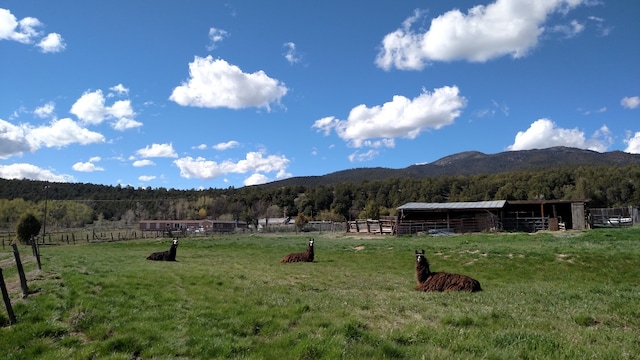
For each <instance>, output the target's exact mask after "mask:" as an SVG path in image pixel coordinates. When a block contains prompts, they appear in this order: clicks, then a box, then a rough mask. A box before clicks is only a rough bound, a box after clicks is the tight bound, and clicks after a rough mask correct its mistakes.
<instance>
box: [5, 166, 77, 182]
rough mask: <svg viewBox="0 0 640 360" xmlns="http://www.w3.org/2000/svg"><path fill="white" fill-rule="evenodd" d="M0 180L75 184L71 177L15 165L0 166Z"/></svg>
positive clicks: (37, 168)
mask: <svg viewBox="0 0 640 360" xmlns="http://www.w3.org/2000/svg"><path fill="white" fill-rule="evenodd" d="M0 178H3V179H17V180H21V179H29V180H39V181H50V182H75V179H74V177H73V176H71V175H66V174H55V173H54V172H53V171H51V170H48V169H42V168H40V167H37V166H35V165H32V164H25V163H16V164H11V165H0Z"/></svg>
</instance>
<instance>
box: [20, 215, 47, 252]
mask: <svg viewBox="0 0 640 360" xmlns="http://www.w3.org/2000/svg"><path fill="white" fill-rule="evenodd" d="M40 226H41V224H40V220H38V218H36V217H35V215H33V214H32V213H30V212H27V213H24V214H22V216H21V217H20V220H18V225H16V238H17V239H18V241H20V243H22V244H29V240H30V239H31V237H32V236H37V235H38V233H40Z"/></svg>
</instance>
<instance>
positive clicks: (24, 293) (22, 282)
mask: <svg viewBox="0 0 640 360" xmlns="http://www.w3.org/2000/svg"><path fill="white" fill-rule="evenodd" d="M11 247H12V248H13V256H14V257H15V258H16V267H17V268H18V276H20V286H21V287H22V297H23V298H26V297H27V295H29V288H28V287H27V278H26V276H25V275H24V268H23V267H22V261H20V252H19V251H18V245H17V244H16V243H13V244H11Z"/></svg>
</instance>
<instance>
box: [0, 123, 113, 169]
mask: <svg viewBox="0 0 640 360" xmlns="http://www.w3.org/2000/svg"><path fill="white" fill-rule="evenodd" d="M104 141H105V138H104V136H103V135H102V134H100V133H97V132H93V131H90V130H88V129H86V128H83V127H82V126H79V125H78V124H77V123H76V122H75V121H73V120H71V119H69V118H65V119H60V120H53V121H51V123H50V124H48V125H44V126H38V127H33V126H30V125H27V124H22V125H19V126H17V125H13V124H11V123H9V122H7V121H4V120H2V119H0V159H7V158H9V157H11V156H13V155H19V154H22V153H24V152H34V151H36V150H38V149H39V148H41V147H43V146H44V147H64V146H68V145H71V144H81V145H88V144H94V143H102V142H104Z"/></svg>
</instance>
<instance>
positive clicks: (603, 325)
mask: <svg viewBox="0 0 640 360" xmlns="http://www.w3.org/2000/svg"><path fill="white" fill-rule="evenodd" d="M310 236H312V237H314V238H315V239H316V243H315V245H316V261H315V262H314V263H298V264H280V263H279V259H280V258H281V257H283V256H284V255H286V254H287V253H289V252H299V251H304V248H305V246H306V239H307V238H308V236H296V235H283V236H264V237H261V236H244V235H228V236H223V237H215V238H207V239H203V238H198V239H181V242H180V247H179V248H178V256H177V259H178V261H177V262H152V261H147V260H145V258H146V256H147V255H148V254H149V253H151V252H154V251H161V250H167V249H168V248H169V240H168V239H162V240H160V239H158V240H139V241H129V242H113V243H102V244H78V245H69V246H67V245H64V246H48V247H43V248H42V249H41V250H42V266H43V270H42V271H37V270H33V268H34V266H35V265H34V264H33V262H32V261H31V262H29V261H26V267H27V270H28V273H29V276H28V280H29V288H30V290H31V291H32V292H33V293H32V294H30V295H29V296H28V297H27V298H26V299H21V292H20V291H19V287H15V286H12V287H11V297H12V303H13V305H14V311H15V313H16V317H17V318H18V323H17V324H15V325H11V326H9V325H8V319H7V315H6V311H4V306H3V307H2V309H1V310H2V311H0V324H1V325H2V328H0V357H3V358H5V359H152V358H153V359H214V358H242V359H340V358H344V359H372V358H375V359H381V358H396V359H402V358H405V359H420V358H425V359H451V358H455V359H458V358H468V359H474V358H483V359H515V358H520V359H539V358H550V359H578V358H580V359H582V358H590V359H638V358H640V355H639V354H640V228H632V229H608V230H591V231H587V232H577V233H572V232H567V233H557V234H551V233H540V234H534V235H529V234H498V235H490V234H486V235H485V234H474V235H460V236H452V237H399V238H397V237H382V236H377V237H368V238H362V237H353V236H347V235H346V234H338V235H336V234H311V235H310ZM417 249H425V250H426V253H427V257H428V258H429V260H430V262H431V268H432V270H433V271H447V272H455V273H462V274H466V275H469V276H472V277H474V278H476V279H478V280H479V281H480V283H481V284H482V287H483V289H484V291H483V292H480V293H473V294H470V293H421V292H416V291H415V290H414V285H415V278H414V250H417ZM9 251H10V249H7V250H3V252H2V253H1V254H0V260H1V261H2V262H0V264H3V266H2V267H3V268H5V267H6V266H5V265H6V264H7V260H6V259H7V258H8V255H9V254H10V253H9ZM21 253H22V257H23V258H30V257H31V253H30V251H28V249H27V248H23V249H22V250H21ZM3 259H5V260H3ZM23 261H25V260H23ZM5 278H7V281H8V282H11V283H17V282H18V279H17V276H16V275H15V271H12V270H11V269H10V268H8V269H6V270H5Z"/></svg>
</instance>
